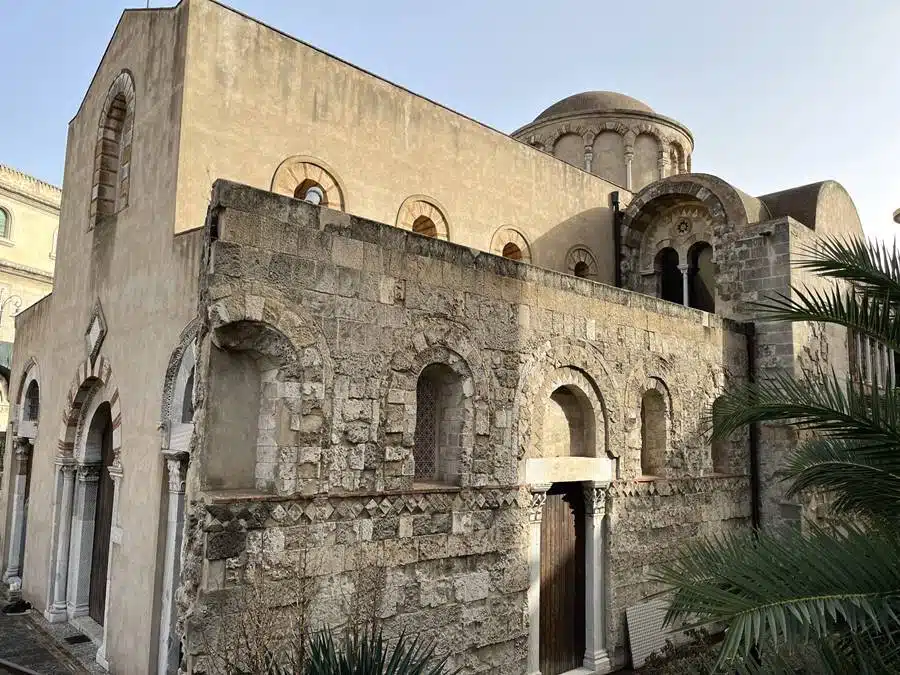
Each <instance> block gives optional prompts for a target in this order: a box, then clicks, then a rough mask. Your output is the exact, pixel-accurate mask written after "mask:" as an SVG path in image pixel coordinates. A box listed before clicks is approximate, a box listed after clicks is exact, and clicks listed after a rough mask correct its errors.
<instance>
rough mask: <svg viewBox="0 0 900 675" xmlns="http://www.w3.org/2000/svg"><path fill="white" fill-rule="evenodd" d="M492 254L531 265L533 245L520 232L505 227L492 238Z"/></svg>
mask: <svg viewBox="0 0 900 675" xmlns="http://www.w3.org/2000/svg"><path fill="white" fill-rule="evenodd" d="M490 251H491V253H493V254H494V255H499V256H502V257H504V258H509V259H510V260H517V261H519V262H525V263H531V245H530V244H529V243H528V240H527V239H526V238H525V235H524V234H522V233H521V232H520V231H519V230H517V229H515V228H513V227H508V226H504V227H501V228H499V229H498V230H497V231H496V232H494V236H493V237H491V247H490Z"/></svg>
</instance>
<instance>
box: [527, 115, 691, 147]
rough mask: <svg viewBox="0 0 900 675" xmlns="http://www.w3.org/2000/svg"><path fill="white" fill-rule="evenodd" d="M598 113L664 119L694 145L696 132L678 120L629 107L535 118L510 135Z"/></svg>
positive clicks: (652, 120)
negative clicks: (629, 108)
mask: <svg viewBox="0 0 900 675" xmlns="http://www.w3.org/2000/svg"><path fill="white" fill-rule="evenodd" d="M597 115H601V116H604V117H640V118H643V119H646V120H649V121H651V122H660V121H662V122H664V123H665V124H668V125H669V126H672V127H675V128H676V129H678V130H679V131H680V132H682V133H683V134H684V135H685V136H687V137H688V139H689V140H690V141H691V147H692V148H693V147H694V134H692V133H691V130H690V129H688V128H687V127H686V126H684V125H683V124H682V123H681V122H679V121H678V120H676V119H673V118H672V117H666V116H665V115H660V114H659V113H658V112H652V113H648V112H645V111H643V110H628V109H627V108H596V109H594V110H578V111H572V112H565V113H557V114H556V115H550V116H549V117H542V118H540V119H538V118H535V119H534V120H533V121H531V122H529V123H528V124H526V125H524V126H522V127H520V128H518V129H516V130H515V131H513V132H512V133H511V134H510V136H512V137H513V138H515V136H517V135H518V134H522V133H525V132H526V131H531V130H533V129H536V128H538V127H540V126H543V125H545V124H555V123H556V122H559V121H561V120H564V119H570V118H575V117H593V116H597Z"/></svg>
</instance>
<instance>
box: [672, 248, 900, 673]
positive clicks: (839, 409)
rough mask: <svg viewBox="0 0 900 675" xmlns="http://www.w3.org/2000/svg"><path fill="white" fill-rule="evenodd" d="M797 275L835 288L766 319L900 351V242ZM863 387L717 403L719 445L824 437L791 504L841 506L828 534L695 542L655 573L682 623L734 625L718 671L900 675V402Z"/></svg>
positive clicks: (767, 388) (809, 261) (830, 385)
mask: <svg viewBox="0 0 900 675" xmlns="http://www.w3.org/2000/svg"><path fill="white" fill-rule="evenodd" d="M798 265H799V266H800V267H802V268H804V269H806V270H809V271H811V272H813V273H816V274H818V275H820V276H822V277H826V278H828V279H831V280H833V281H832V282H831V283H829V284H817V285H816V286H827V288H825V289H818V288H811V287H808V286H803V287H793V288H792V289H791V293H790V295H778V296H776V297H774V298H772V299H771V300H769V301H767V302H765V303H762V304H760V305H758V308H759V310H760V311H761V312H762V313H763V317H764V318H767V319H771V320H782V321H810V322H821V323H825V324H833V325H837V326H845V327H846V328H848V329H849V330H850V331H852V332H853V333H858V334H861V335H865V336H868V337H869V338H870V339H871V340H873V341H875V342H877V343H880V344H882V345H884V346H885V347H886V348H887V349H890V350H894V351H898V352H900V315H898V310H900V253H898V250H897V247H896V244H895V245H894V247H893V248H892V249H888V248H887V247H885V246H884V245H878V244H874V243H867V242H865V241H863V240H851V241H840V240H837V239H827V240H825V241H824V242H822V244H821V245H820V246H819V247H818V248H817V249H808V250H806V251H805V252H804V255H803V256H802V258H801V260H800V261H799V263H798ZM851 334H852V333H851ZM860 379H861V378H858V377H847V378H846V379H845V378H839V377H837V376H836V375H834V374H832V375H830V376H828V377H825V378H822V379H813V378H812V377H808V376H807V377H804V376H797V377H794V376H791V375H788V374H783V375H779V376H775V377H770V378H766V379H764V380H762V381H759V382H757V383H755V384H750V385H746V386H741V387H737V388H733V389H731V390H729V391H727V392H726V394H725V395H724V396H723V397H722V398H720V399H719V400H718V401H717V403H716V406H715V409H714V410H713V412H712V423H713V437H714V438H725V437H727V436H728V435H729V434H731V433H732V432H733V431H735V430H737V429H739V428H741V427H743V426H745V425H749V424H755V423H764V422H779V423H783V424H785V423H786V424H792V425H794V426H796V427H797V428H799V429H802V430H806V431H809V432H812V433H811V434H804V437H807V436H809V437H810V439H811V440H807V441H805V442H803V443H801V444H800V445H798V447H797V449H796V450H795V451H794V453H793V455H792V456H791V457H790V460H789V461H788V464H787V467H786V472H785V475H786V478H785V480H787V481H788V483H789V489H788V495H797V494H798V493H800V492H801V491H805V490H814V491H825V492H827V493H828V494H829V495H830V496H831V498H832V502H831V507H830V508H831V516H832V517H831V519H830V523H829V525H827V526H817V525H812V524H810V525H809V527H808V528H806V529H805V532H801V531H797V530H790V531H778V532H741V533H737V534H729V535H726V536H720V537H717V538H714V539H711V540H701V541H697V542H692V543H690V544H689V545H687V546H686V547H685V549H684V550H683V551H682V554H681V555H680V556H679V557H678V558H677V559H675V560H674V561H672V562H670V563H668V564H665V565H663V566H661V567H660V568H659V569H658V571H657V572H656V573H655V579H656V580H658V581H661V582H663V584H664V585H665V587H666V589H667V591H669V592H671V596H670V597H671V600H670V604H669V611H668V614H667V622H668V623H669V624H670V625H675V624H676V623H681V622H685V621H686V622H688V623H689V624H692V625H695V626H710V625H715V624H717V623H718V624H724V625H725V626H726V632H725V638H724V641H723V643H722V647H721V650H720V652H719V659H718V663H717V668H718V669H727V670H729V671H731V672H734V671H738V672H764V673H780V672H791V673H794V672H805V673H836V674H838V673H839V674H841V675H843V674H845V673H890V672H900V390H898V389H892V388H886V387H883V386H881V387H873V386H867V385H865V384H864V383H861V382H860Z"/></svg>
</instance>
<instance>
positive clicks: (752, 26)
mask: <svg viewBox="0 0 900 675" xmlns="http://www.w3.org/2000/svg"><path fill="white" fill-rule="evenodd" d="M167 4H171V3H163V2H160V1H159V0H152V1H151V6H164V5H167ZM230 4H231V5H232V6H234V7H235V8H237V9H240V10H241V11H243V12H245V13H247V14H250V15H251V16H254V17H256V18H258V19H260V20H262V21H265V22H266V23H269V24H271V25H273V26H275V27H277V28H279V29H281V30H283V31H284V32H287V33H290V34H292V35H294V36H296V37H298V38H301V39H303V40H305V41H307V42H310V43H312V44H313V45H316V46H317V47H320V48H322V49H324V50H326V51H328V52H331V53H332V54H335V55H336V56H339V57H341V58H343V59H346V60H348V61H350V62H352V63H355V64H357V65H359V66H360V67H362V68H365V69H366V70H369V71H371V72H373V73H376V74H378V75H380V76H382V77H385V78H387V79H389V80H392V81H394V82H396V83H398V84H401V85H403V86H405V87H407V88H408V89H411V90H412V91H414V92H417V93H419V94H422V95H424V96H427V97H429V98H431V99H433V100H435V101H438V102H440V103H442V104H444V105H446V106H448V107H450V108H453V109H454V110H458V111H459V112H462V113H464V114H466V115H469V116H470V117H474V118H475V119H478V120H480V121H482V122H484V123H486V124H488V125H490V126H493V127H495V128H497V129H500V130H501V131H505V132H510V131H512V130H514V129H516V128H517V127H519V126H521V125H522V124H525V123H526V122H529V121H530V120H531V119H532V118H534V116H535V115H537V114H538V113H539V112H540V111H541V110H542V109H543V108H545V107H547V106H549V105H550V104H551V103H553V102H555V101H557V100H559V99H561V98H563V97H565V96H567V95H569V94H572V93H575V92H578V91H584V90H589V89H609V90H615V91H621V92H623V93H626V94H629V95H631V96H634V97H636V98H639V99H641V100H643V101H645V102H646V103H648V104H649V105H650V106H652V107H653V108H654V109H656V110H657V111H658V112H660V113H662V114H664V115H668V116H670V117H674V118H676V119H678V120H679V121H681V122H682V123H684V124H685V125H687V126H688V128H690V129H691V131H692V132H693V134H694V139H695V144H696V147H695V151H694V159H693V168H694V170H695V171H702V172H708V173H714V174H717V175H719V176H721V177H722V178H724V179H725V180H727V181H729V182H731V183H733V184H734V185H736V186H737V187H739V188H741V189H742V190H744V191H746V192H749V193H750V194H753V195H760V194H764V193H766V192H772V191H775V190H780V189H784V188H788V187H792V186H796V185H802V184H805V183H809V182H812V181H817V180H821V179H825V178H833V179H835V180H838V181H839V182H841V183H842V184H843V185H844V186H845V187H846V188H847V189H848V190H849V191H850V194H851V195H852V197H853V198H854V200H855V202H856V205H857V207H858V208H859V211H860V214H861V216H862V219H863V224H864V226H865V228H866V231H867V232H868V233H869V234H870V235H876V236H880V237H886V238H891V239H893V237H894V232H895V230H896V229H897V227H898V226H896V225H894V223H893V222H892V221H891V215H892V213H893V211H894V209H895V208H898V207H900V106H898V103H900V46H898V45H897V44H896V43H895V42H894V40H895V39H896V36H897V35H898V34H900V2H897V0H852V1H850V0H847V1H839V0H751V1H747V2H736V1H734V0H680V1H679V2H673V1H671V0H644V1H643V2H631V3H629V2H624V3H621V2H611V1H609V0H554V1H553V2H546V1H543V0H542V1H538V0H518V1H516V2H513V1H511V0H453V1H452V2H434V1H429V0H416V1H415V2H413V1H412V0H379V1H378V2H374V1H373V0H330V2H324V3H323V2H311V1H310V0H233V1H232V2H231V3H230ZM144 5H145V3H144V2H141V1H140V0H138V1H137V2H122V1H121V0H81V1H77V2H76V1H73V0H68V1H65V2H63V1H62V0H27V1H26V0H0V45H2V53H3V66H2V69H0V73H2V74H0V87H2V96H0V101H2V105H0V162H3V163H5V164H9V165H12V166H14V167H16V168H19V169H21V170H23V171H26V172H28V173H31V174H33V175H35V176H37V177H39V178H42V179H44V180H47V181H50V182H54V183H57V184H58V183H59V182H60V181H61V180H62V172H63V162H64V158H65V142H66V125H67V123H68V121H69V119H70V118H71V117H72V115H74V114H75V111H76V110H77V108H78V104H79V102H80V100H81V97H82V95H83V93H84V91H85V89H86V87H87V86H88V83H89V82H90V79H91V76H92V75H93V72H94V69H95V68H96V65H97V63H98V62H99V60H100V57H101V55H102V54H103V50H104V49H105V47H106V43H107V41H108V40H109V38H110V36H111V35H112V32H113V29H114V27H115V25H116V22H117V21H118V18H119V14H120V12H121V10H122V9H124V8H126V7H135V6H137V7H143V6H144Z"/></svg>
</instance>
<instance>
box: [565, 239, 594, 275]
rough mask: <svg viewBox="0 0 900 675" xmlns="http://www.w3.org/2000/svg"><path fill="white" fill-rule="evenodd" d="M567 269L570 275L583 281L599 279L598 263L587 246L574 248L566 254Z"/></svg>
mask: <svg viewBox="0 0 900 675" xmlns="http://www.w3.org/2000/svg"><path fill="white" fill-rule="evenodd" d="M566 269H567V270H568V271H569V274H571V275H573V276H576V277H581V278H583V279H596V278H597V261H596V259H595V258H594V254H593V253H591V252H590V251H589V250H588V249H587V247H585V246H574V247H572V248H571V249H569V252H568V253H567V254H566Z"/></svg>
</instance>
